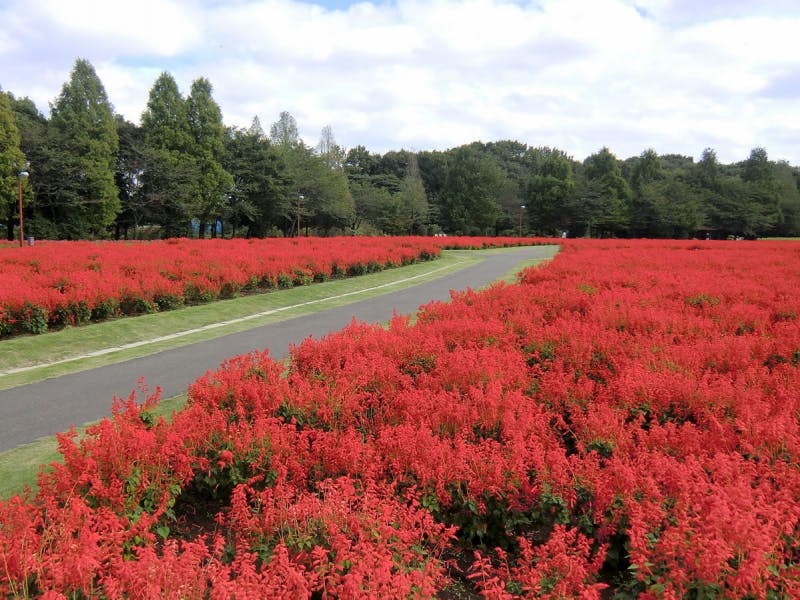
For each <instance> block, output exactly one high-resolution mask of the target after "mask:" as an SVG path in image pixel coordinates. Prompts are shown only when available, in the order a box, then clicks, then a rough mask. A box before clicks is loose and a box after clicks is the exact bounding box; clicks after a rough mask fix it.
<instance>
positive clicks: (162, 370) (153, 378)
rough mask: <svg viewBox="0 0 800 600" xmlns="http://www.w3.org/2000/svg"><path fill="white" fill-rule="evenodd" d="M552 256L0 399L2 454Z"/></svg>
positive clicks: (468, 272) (456, 276)
mask: <svg viewBox="0 0 800 600" xmlns="http://www.w3.org/2000/svg"><path fill="white" fill-rule="evenodd" d="M552 255H553V248H552V247H539V246H531V247H524V248H518V249H515V250H513V251H509V252H505V253H497V254H487V255H486V259H485V260H483V261H481V262H479V263H477V264H475V265H473V266H470V267H467V268H466V269H462V270H461V271H458V272H455V273H452V274H450V275H446V276H444V277H441V278H439V279H435V280H433V281H428V282H424V283H420V284H418V285H415V286H412V287H410V288H406V289H404V290H400V291H397V292H392V293H389V294H385V295H382V296H377V297H373V298H369V299H366V300H362V301H359V302H354V303H352V304H348V305H346V306H342V307H337V308H331V309H328V310H323V311H320V312H317V313H314V314H311V315H306V316H302V317H297V318H293V319H289V320H286V321H282V322H279V323H273V324H270V325H265V326H262V327H256V328H254V329H250V330H248V331H243V332H239V333H232V334H230V335H225V336H222V337H218V338H216V339H213V340H208V341H205V342H198V343H195V344H191V345H188V346H182V347H180V348H174V349H171V350H165V351H162V352H158V353H156V354H151V355H149V356H144V357H141V358H136V359H132V360H129V361H125V362H121V363H117V364H113V365H108V366H104V367H98V368H96V369H91V370H88V371H81V372H79V373H74V374H71V375H64V376H62V377H57V378H54V379H48V380H45V381H41V382H38V383H33V384H30V385H25V386H20V387H16V388H12V389H10V390H5V391H0V452H2V451H5V450H9V449H11V448H15V447H17V446H19V445H21V444H25V443H28V442H32V441H34V440H36V439H38V438H40V437H44V436H48V435H53V434H55V433H56V432H58V431H64V430H66V429H68V428H69V426H70V425H71V424H76V425H80V424H82V423H86V422H89V421H93V420H96V419H99V418H101V417H103V416H104V415H107V414H109V412H110V406H111V402H112V399H113V397H114V396H120V397H127V396H128V395H129V394H130V392H131V390H133V389H135V388H136V387H137V382H138V381H139V379H140V378H141V377H144V379H145V382H146V384H147V386H148V387H149V388H150V389H151V390H154V389H155V388H156V387H161V389H162V397H163V398H169V397H172V396H175V395H178V394H182V393H184V392H185V391H186V388H187V386H188V385H189V384H190V383H191V382H192V381H194V380H195V379H197V378H198V377H200V376H201V375H203V374H204V373H205V372H206V371H208V370H215V369H216V368H217V367H218V366H219V365H220V364H221V363H222V361H224V360H225V359H226V358H230V357H232V356H236V355H238V354H245V353H247V352H251V351H252V350H255V349H264V348H268V349H269V351H270V353H271V355H272V356H273V357H275V358H278V359H280V358H283V357H284V356H286V354H287V353H288V351H289V346H290V345H292V344H298V343H300V342H301V341H303V340H304V339H305V338H307V337H309V336H313V337H315V338H319V337H322V336H324V335H325V334H327V333H330V332H331V331H337V330H339V329H341V328H342V327H344V326H345V325H347V324H349V323H350V321H351V320H352V319H353V318H354V317H355V318H356V319H358V320H359V321H364V322H369V323H380V322H385V321H388V320H389V319H390V318H391V317H392V314H393V313H394V312H397V313H400V314H413V313H415V312H416V311H417V308H418V307H419V306H420V305H422V304H426V303H428V302H431V301H434V300H448V299H449V298H450V290H463V289H466V288H470V287H471V288H473V289H476V288H479V287H482V286H484V285H486V284H488V283H490V282H492V281H494V280H495V279H497V278H498V277H501V276H502V275H503V274H504V273H506V272H507V271H508V270H509V269H513V268H514V267H515V266H516V265H517V264H519V262H520V261H522V260H526V259H531V258H549V257H551V256H552Z"/></svg>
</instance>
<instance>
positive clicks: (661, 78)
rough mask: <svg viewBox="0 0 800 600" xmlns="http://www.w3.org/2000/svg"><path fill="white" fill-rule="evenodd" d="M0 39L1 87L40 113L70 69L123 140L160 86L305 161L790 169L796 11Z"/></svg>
mask: <svg viewBox="0 0 800 600" xmlns="http://www.w3.org/2000/svg"><path fill="white" fill-rule="evenodd" d="M0 23H2V24H3V27H2V30H0V87H2V89H3V90H5V91H10V92H12V93H13V94H14V95H15V96H18V97H24V96H28V97H30V98H31V99H32V100H33V101H34V102H35V103H36V105H37V106H38V107H39V109H40V110H41V111H42V112H44V113H45V114H48V111H49V104H50V103H52V102H53V101H54V100H55V99H56V97H57V96H58V94H59V92H60V91H61V87H62V85H63V84H64V83H65V82H66V81H68V79H69V75H70V71H71V69H72V67H73V65H74V63H75V60H76V59H77V58H84V59H87V60H89V61H90V62H91V63H92V65H93V66H94V67H95V70H96V71H97V74H98V75H99V77H100V79H101V80H102V82H103V84H104V86H105V89H106V92H107V94H108V97H109V100H110V101H111V103H112V104H113V106H114V109H115V111H116V112H117V113H119V114H121V115H124V116H125V118H126V119H128V120H130V121H133V122H139V120H140V117H141V114H142V112H143V111H144V110H145V108H146V105H147V98H148V94H149V92H150V89H151V87H152V85H153V83H154V82H155V80H156V78H157V77H158V76H159V74H160V73H162V72H164V71H168V72H169V73H171V74H172V75H173V76H174V77H175V79H176V81H177V82H178V85H179V87H180V89H181V92H182V93H183V94H188V92H189V89H190V86H191V83H192V81H194V80H195V79H197V78H199V77H206V78H208V79H209V80H210V81H211V83H212V85H213V87H214V92H213V95H214V98H215V100H216V101H217V102H218V104H219V105H220V108H221V109H222V114H223V121H224V122H225V124H226V125H231V126H237V127H246V126H248V125H249V124H250V123H251V121H252V119H253V117H255V116H257V117H258V118H259V120H260V121H261V123H262V125H263V126H264V128H265V129H266V130H267V131H268V130H269V126H270V125H271V124H272V123H273V122H275V121H277V120H278V117H279V115H280V113H281V111H288V112H289V113H291V114H292V116H294V118H295V119H296V121H297V124H298V128H299V131H300V135H301V137H302V138H303V140H304V141H305V143H307V144H308V145H310V146H314V145H316V143H317V142H318V140H319V137H320V132H321V130H322V128H323V127H325V126H326V125H329V126H330V127H331V128H332V130H333V134H334V137H335V139H336V142H337V143H338V144H339V145H340V146H343V147H344V148H352V147H354V146H356V145H363V146H366V148H367V149H368V150H370V151H372V152H378V153H385V152H387V151H389V150H400V149H406V150H411V151H420V150H445V149H447V148H452V147H455V146H459V145H461V144H468V143H470V142H473V141H482V142H491V141H498V140H503V139H513V140H517V141H519V142H522V143H525V144H528V145H529V146H550V147H556V148H559V149H561V150H563V151H565V152H567V154H569V155H571V156H572V157H573V158H575V159H576V160H583V159H585V158H586V157H587V156H589V155H590V154H592V153H594V152H597V151H598V150H600V149H601V148H602V147H604V146H606V147H608V148H609V149H610V150H611V151H612V152H613V153H614V154H616V155H617V157H619V158H622V159H624V158H628V157H631V156H637V155H639V154H641V153H642V152H643V151H644V150H645V149H648V148H652V149H654V150H655V151H656V152H658V153H659V154H669V153H676V154H683V155H687V156H692V157H694V158H695V159H699V157H700V155H701V153H702V151H703V150H704V149H705V148H708V147H710V148H713V149H714V150H715V151H716V153H717V157H718V159H719V160H720V161H721V162H724V163H730V162H738V161H741V160H744V159H746V158H747V157H748V155H749V154H750V151H751V149H753V148H754V147H763V148H765V149H766V150H767V152H768V155H769V157H770V158H771V159H772V160H787V161H789V162H790V163H791V164H793V165H800V143H798V140H800V52H798V51H799V50H800V41H798V37H799V35H800V34H798V32H800V0H761V1H759V2H752V0H541V1H538V2H528V1H510V0H429V1H421V0H374V1H368V2H348V1H345V0H317V1H313V0H303V1H300V0H137V1H136V2H131V1H118V0H0Z"/></svg>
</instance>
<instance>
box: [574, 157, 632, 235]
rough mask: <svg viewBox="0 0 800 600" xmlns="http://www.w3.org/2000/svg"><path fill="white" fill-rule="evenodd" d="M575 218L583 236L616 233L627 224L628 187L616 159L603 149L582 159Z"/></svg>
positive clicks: (622, 232) (624, 230) (619, 232)
mask: <svg viewBox="0 0 800 600" xmlns="http://www.w3.org/2000/svg"><path fill="white" fill-rule="evenodd" d="M582 183H583V185H582V186H581V190H582V194H581V197H580V198H578V199H577V202H578V205H579V206H580V205H582V206H580V208H579V210H578V212H579V213H582V214H581V216H579V221H580V224H581V226H582V229H583V231H584V234H585V235H587V236H590V237H592V236H607V235H612V236H620V235H624V234H626V233H627V230H628V225H629V223H630V205H629V201H630V197H631V190H630V187H629V186H628V183H627V182H626V181H625V180H624V179H623V178H622V174H621V172H620V167H619V162H618V161H617V158H616V157H615V156H614V155H613V154H612V153H611V151H609V149H608V148H605V147H604V148H603V149H601V150H600V151H599V152H596V153H595V154H592V155H591V156H589V157H587V158H586V160H585V161H584V162H583V182H582Z"/></svg>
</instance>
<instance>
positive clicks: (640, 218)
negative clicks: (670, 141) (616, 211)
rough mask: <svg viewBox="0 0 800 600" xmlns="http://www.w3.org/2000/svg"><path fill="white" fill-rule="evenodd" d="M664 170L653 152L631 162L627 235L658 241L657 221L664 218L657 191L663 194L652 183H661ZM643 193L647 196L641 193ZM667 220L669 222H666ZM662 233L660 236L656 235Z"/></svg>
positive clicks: (662, 200)
mask: <svg viewBox="0 0 800 600" xmlns="http://www.w3.org/2000/svg"><path fill="white" fill-rule="evenodd" d="M663 177H664V169H663V166H662V164H661V159H660V158H659V156H658V154H656V152H655V150H653V149H652V148H648V149H647V150H645V151H644V152H642V154H641V155H640V156H639V157H638V158H637V159H635V160H634V161H633V167H632V169H631V187H632V188H633V190H632V192H633V193H632V198H631V211H630V216H631V220H630V233H631V235H633V236H639V237H661V236H662V235H663V230H664V229H666V228H662V227H661V225H662V223H661V221H662V220H664V219H665V218H666V217H667V215H665V214H663V209H662V205H663V204H664V198H663V197H661V196H659V192H660V191H664V190H666V188H664V187H662V186H657V185H653V183H655V182H657V181H659V180H661V179H663ZM645 189H646V190H647V193H645ZM667 220H669V219H667ZM659 230H662V233H658V231H659Z"/></svg>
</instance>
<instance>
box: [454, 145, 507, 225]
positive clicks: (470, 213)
mask: <svg viewBox="0 0 800 600" xmlns="http://www.w3.org/2000/svg"><path fill="white" fill-rule="evenodd" d="M448 164H449V168H448V171H447V178H446V180H445V185H444V189H443V190H442V196H441V220H442V222H441V225H442V228H443V229H444V230H445V231H446V232H448V233H454V234H460V235H486V234H491V233H494V227H495V224H496V223H497V218H498V217H499V216H500V206H499V204H498V202H497V196H498V190H499V189H500V188H501V187H502V186H503V184H504V182H505V179H506V177H505V174H504V173H503V171H502V170H501V169H500V167H498V166H497V163H496V162H495V161H494V159H492V158H491V157H488V156H481V155H480V154H479V153H478V152H477V151H476V150H475V149H474V148H469V147H467V146H462V147H460V148H457V149H455V150H454V151H453V152H452V153H451V157H450V159H449V161H448Z"/></svg>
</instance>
